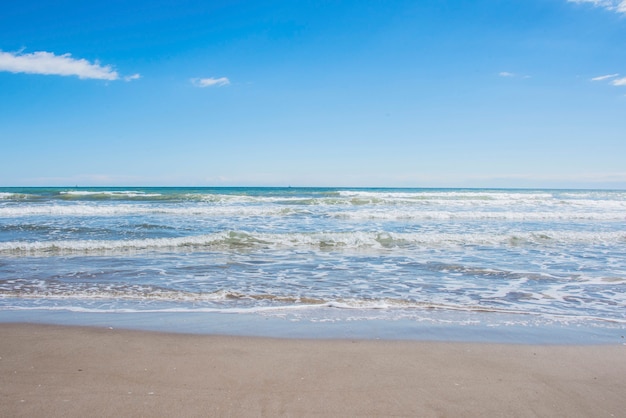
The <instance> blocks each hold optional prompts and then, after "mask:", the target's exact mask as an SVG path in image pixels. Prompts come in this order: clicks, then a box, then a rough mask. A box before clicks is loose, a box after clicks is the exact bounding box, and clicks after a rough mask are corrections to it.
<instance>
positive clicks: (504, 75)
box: [498, 71, 530, 78]
mask: <svg viewBox="0 0 626 418" xmlns="http://www.w3.org/2000/svg"><path fill="white" fill-rule="evenodd" d="M498 75H499V76H500V77H511V78H513V77H515V78H530V76H529V75H522V74H516V73H511V72H508V71H500V72H499V73H498Z"/></svg>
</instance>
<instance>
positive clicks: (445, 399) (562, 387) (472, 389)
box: [0, 323, 626, 417]
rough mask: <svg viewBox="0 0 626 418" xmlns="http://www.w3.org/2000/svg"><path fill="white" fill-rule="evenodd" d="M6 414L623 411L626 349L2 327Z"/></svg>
mask: <svg viewBox="0 0 626 418" xmlns="http://www.w3.org/2000/svg"><path fill="white" fill-rule="evenodd" d="M0 332H1V335H2V339H1V340H0V399H1V401H0V415H4V416H34V417H38V416H70V417H74V416H76V417H78V416H113V415H122V416H156V415H160V416H172V415H178V416H208V415H211V416H276V415H278V416H281V415H282V416H389V415H395V416H568V417H576V416H581V417H582V416H585V417H589V416H591V417H593V416H609V417H610V416H620V415H621V414H623V412H624V410H625V409H626V398H624V396H623V394H624V393H626V380H625V379H624V378H623V377H624V376H625V375H626V361H625V360H626V346H625V345H624V344H623V343H622V344H613V345H531V344H501V343H469V342H433V341H397V340H395V341H393V340H363V339H277V338H267V337H242V336H223V335H197V334H196V335H194V334H174V333H164V332H152V331H133V330H120V329H109V328H97V327H82V326H80V327H79V326H60V325H39V324H26V323H2V324H0Z"/></svg>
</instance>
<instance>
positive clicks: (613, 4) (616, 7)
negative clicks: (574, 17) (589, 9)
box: [567, 0, 626, 14]
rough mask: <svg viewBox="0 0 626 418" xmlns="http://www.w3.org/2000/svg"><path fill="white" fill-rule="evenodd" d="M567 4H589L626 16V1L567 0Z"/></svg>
mask: <svg viewBox="0 0 626 418" xmlns="http://www.w3.org/2000/svg"><path fill="white" fill-rule="evenodd" d="M567 1H568V2H569V3H578V4H582V3H591V4H592V5H594V6H595V7H602V8H604V9H607V10H611V11H614V12H616V13H624V14H626V0H567Z"/></svg>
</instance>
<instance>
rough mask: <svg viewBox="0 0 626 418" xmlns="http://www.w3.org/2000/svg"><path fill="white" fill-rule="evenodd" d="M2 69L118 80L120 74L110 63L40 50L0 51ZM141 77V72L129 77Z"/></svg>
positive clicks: (15, 71)
mask: <svg viewBox="0 0 626 418" xmlns="http://www.w3.org/2000/svg"><path fill="white" fill-rule="evenodd" d="M0 71H8V72H11V73H27V74H45V75H62V76H77V77H78V78H92V79H98V80H118V79H119V78H120V75H119V74H118V72H117V71H115V70H114V69H113V68H112V67H111V66H110V65H104V66H103V65H100V63H99V62H97V61H96V62H94V63H91V62H89V61H87V60H86V59H77V58H72V56H71V54H63V55H55V54H54V53H52V52H46V51H38V52H33V53H31V54H23V53H21V52H16V53H11V52H3V51H0ZM135 78H139V74H135V75H133V76H130V78H129V79H135Z"/></svg>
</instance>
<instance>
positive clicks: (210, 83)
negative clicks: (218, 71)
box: [191, 77, 230, 87]
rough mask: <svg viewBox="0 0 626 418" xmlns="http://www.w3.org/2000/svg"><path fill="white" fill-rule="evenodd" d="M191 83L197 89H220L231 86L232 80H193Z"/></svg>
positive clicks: (224, 78) (210, 78)
mask: <svg viewBox="0 0 626 418" xmlns="http://www.w3.org/2000/svg"><path fill="white" fill-rule="evenodd" d="M191 82H192V83H193V85H194V86H196V87H219V86H227V85H229V84H230V80H229V79H228V78H226V77H220V78H213V77H209V78H192V79H191Z"/></svg>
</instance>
